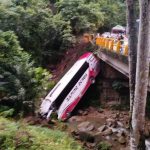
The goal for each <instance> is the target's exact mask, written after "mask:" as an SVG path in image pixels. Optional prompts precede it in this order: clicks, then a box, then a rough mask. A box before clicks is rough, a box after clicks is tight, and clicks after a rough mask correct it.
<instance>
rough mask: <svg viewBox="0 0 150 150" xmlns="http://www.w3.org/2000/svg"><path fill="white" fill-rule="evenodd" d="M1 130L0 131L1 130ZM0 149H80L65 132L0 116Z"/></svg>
mask: <svg viewBox="0 0 150 150" xmlns="http://www.w3.org/2000/svg"><path fill="white" fill-rule="evenodd" d="M1 131H2V132H1ZM0 147H1V150H6V149H11V150H26V149H30V150H37V149H38V150H43V149H44V150H55V149H61V150H81V149H82V148H81V146H80V145H78V144H77V143H76V142H75V141H74V140H73V139H71V138H70V137H69V136H68V135H67V134H65V133H64V132H61V131H59V130H55V131H54V130H51V129H47V128H43V127H38V126H29V125H25V124H23V123H21V122H14V121H10V120H7V119H4V118H2V117H0Z"/></svg>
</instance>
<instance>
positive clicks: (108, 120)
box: [106, 118, 115, 124]
mask: <svg viewBox="0 0 150 150" xmlns="http://www.w3.org/2000/svg"><path fill="white" fill-rule="evenodd" d="M106 122H107V124H108V123H110V122H111V123H114V122H115V119H111V118H108V119H106Z"/></svg>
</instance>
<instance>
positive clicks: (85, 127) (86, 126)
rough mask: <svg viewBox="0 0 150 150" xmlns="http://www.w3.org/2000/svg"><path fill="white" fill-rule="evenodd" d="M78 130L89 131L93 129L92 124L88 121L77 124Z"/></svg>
mask: <svg viewBox="0 0 150 150" xmlns="http://www.w3.org/2000/svg"><path fill="white" fill-rule="evenodd" d="M77 128H78V130H79V131H80V132H89V131H92V130H93V129H94V125H93V124H92V123H90V122H88V121H86V122H82V123H80V124H79V125H78V126H77Z"/></svg>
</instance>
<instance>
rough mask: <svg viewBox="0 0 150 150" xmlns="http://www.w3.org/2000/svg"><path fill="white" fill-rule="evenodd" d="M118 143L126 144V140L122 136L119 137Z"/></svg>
mask: <svg viewBox="0 0 150 150" xmlns="http://www.w3.org/2000/svg"><path fill="white" fill-rule="evenodd" d="M118 142H119V143H120V144H125V143H126V138H125V137H124V136H121V137H119V138H118Z"/></svg>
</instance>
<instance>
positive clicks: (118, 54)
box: [96, 37, 150, 91]
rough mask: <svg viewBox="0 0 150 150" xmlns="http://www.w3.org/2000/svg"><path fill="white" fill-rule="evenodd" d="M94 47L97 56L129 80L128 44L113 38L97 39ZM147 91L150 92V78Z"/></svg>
mask: <svg viewBox="0 0 150 150" xmlns="http://www.w3.org/2000/svg"><path fill="white" fill-rule="evenodd" d="M96 45H97V46H98V47H99V48H98V51H97V52H96V54H97V56H98V57H99V58H100V59H101V60H102V61H104V62H105V63H107V64H108V65H110V66H111V67H113V68H114V69H115V70H117V71H119V72H120V73H121V74H123V75H125V76H126V77H128V78H129V64H128V43H127V42H124V41H120V40H114V39H113V38H104V37H98V38H96ZM148 91H150V77H149V83H148Z"/></svg>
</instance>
